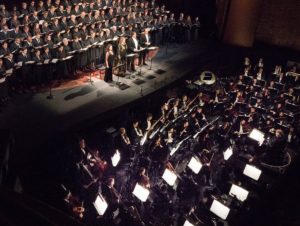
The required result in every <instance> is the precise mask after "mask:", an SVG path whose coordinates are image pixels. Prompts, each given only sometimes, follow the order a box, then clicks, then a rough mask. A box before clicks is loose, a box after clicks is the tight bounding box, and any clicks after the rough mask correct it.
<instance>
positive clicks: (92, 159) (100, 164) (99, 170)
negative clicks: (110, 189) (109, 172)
mask: <svg viewBox="0 0 300 226" xmlns="http://www.w3.org/2000/svg"><path fill="white" fill-rule="evenodd" d="M88 163H89V165H90V167H91V172H92V173H93V174H94V175H96V176H97V177H98V178H102V177H103V174H104V173H105V171H106V169H107V167H108V164H107V162H106V161H105V160H104V159H103V158H102V157H101V156H100V153H99V150H91V151H90V156H89V157H88Z"/></svg>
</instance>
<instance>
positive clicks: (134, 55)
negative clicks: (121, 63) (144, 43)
mask: <svg viewBox="0 0 300 226" xmlns="http://www.w3.org/2000/svg"><path fill="white" fill-rule="evenodd" d="M133 57H136V53H130V54H127V55H126V56H125V58H126V66H125V68H126V69H125V76H126V71H127V66H128V65H127V60H129V62H132V63H133V64H134V60H133V61H132V59H131V58H133ZM130 72H131V73H130V74H129V79H131V74H132V71H131V69H130ZM132 78H134V76H132Z"/></svg>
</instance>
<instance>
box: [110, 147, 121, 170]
mask: <svg viewBox="0 0 300 226" xmlns="http://www.w3.org/2000/svg"><path fill="white" fill-rule="evenodd" d="M120 160H121V154H120V152H119V150H116V153H115V154H114V155H113V157H111V163H112V165H113V167H116V166H117V165H118V164H119V162H120Z"/></svg>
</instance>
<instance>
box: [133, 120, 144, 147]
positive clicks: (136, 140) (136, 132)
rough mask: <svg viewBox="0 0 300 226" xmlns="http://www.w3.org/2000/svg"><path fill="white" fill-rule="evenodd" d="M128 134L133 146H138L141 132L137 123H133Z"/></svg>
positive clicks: (135, 121)
mask: <svg viewBox="0 0 300 226" xmlns="http://www.w3.org/2000/svg"><path fill="white" fill-rule="evenodd" d="M130 134H131V140H132V142H133V144H138V143H139V142H140V140H141V138H142V137H143V131H142V130H141V129H140V127H139V121H137V120H134V121H133V123H132V127H131V131H130Z"/></svg>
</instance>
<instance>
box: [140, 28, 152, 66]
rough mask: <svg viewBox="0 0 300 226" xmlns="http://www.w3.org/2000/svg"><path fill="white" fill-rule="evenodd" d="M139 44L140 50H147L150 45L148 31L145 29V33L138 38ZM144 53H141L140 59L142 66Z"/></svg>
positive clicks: (144, 62)
mask: <svg viewBox="0 0 300 226" xmlns="http://www.w3.org/2000/svg"><path fill="white" fill-rule="evenodd" d="M140 43H141V47H142V48H148V47H149V46H150V45H151V39H150V35H149V29H148V28H145V31H144V32H143V34H142V35H141V37H140ZM146 53H147V52H146V51H143V52H142V53H141V57H142V59H143V64H144V65H147V64H146Z"/></svg>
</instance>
